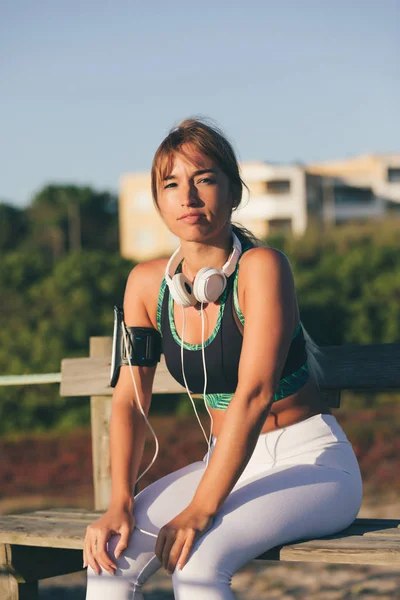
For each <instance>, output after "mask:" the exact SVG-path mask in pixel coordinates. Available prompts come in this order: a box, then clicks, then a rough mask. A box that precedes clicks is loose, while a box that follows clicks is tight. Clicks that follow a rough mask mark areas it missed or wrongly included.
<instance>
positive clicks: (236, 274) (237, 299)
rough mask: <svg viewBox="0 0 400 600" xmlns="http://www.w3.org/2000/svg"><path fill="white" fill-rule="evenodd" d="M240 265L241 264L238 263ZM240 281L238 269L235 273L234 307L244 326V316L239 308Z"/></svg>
mask: <svg viewBox="0 0 400 600" xmlns="http://www.w3.org/2000/svg"><path fill="white" fill-rule="evenodd" d="M238 264H239V262H238ZM238 281H239V269H238V268H237V269H236V271H235V279H234V280H233V305H234V307H235V310H236V314H237V316H238V318H239V321H240V322H241V324H242V325H244V315H243V313H242V311H241V310H240V306H239V295H238Z"/></svg>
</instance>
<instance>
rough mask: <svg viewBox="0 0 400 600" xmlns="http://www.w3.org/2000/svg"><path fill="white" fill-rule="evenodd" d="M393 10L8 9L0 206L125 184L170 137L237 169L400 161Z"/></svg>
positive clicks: (291, 1) (293, 0) (371, 1)
mask: <svg viewBox="0 0 400 600" xmlns="http://www.w3.org/2000/svg"><path fill="white" fill-rule="evenodd" d="M399 23H400V2H399V1H398V0H351V1H349V0H279V1H276V2H275V1H271V0H247V1H246V2H238V1H236V0H229V1H228V0H226V1H222V0H221V1H219V2H218V0H213V1H211V0H203V1H202V2H192V1H190V0H186V1H182V0H170V1H169V2H165V0H152V1H151V2H145V0H142V1H141V2H139V1H138V0H130V1H128V0H114V1H113V2H111V1H107V2H106V1H105V0H96V1H95V0H83V1H82V0H79V1H77V0H68V1H67V0H35V1H32V0H4V1H3V2H2V3H1V8H0V74H1V79H0V81H1V94H0V131H1V136H0V165H1V167H0V168H1V176H0V200H6V201H9V202H12V203H15V204H18V205H26V204H27V203H28V202H29V201H30V199H31V198H32V195H33V194H34V193H35V191H38V190H39V189H40V188H41V187H42V186H43V185H45V184H46V183H49V182H60V183H64V182H71V183H77V184H88V185H92V186H94V187H96V188H98V189H110V190H115V191H116V190H117V189H118V180H119V176H120V175H121V173H123V172H126V171H143V170H148V169H149V168H150V165H151V160H152V156H153V154H154V151H155V150H156V148H157V146H158V144H159V143H160V141H161V140H162V139H163V137H164V136H165V135H166V133H167V132H168V130H169V129H170V127H171V126H173V125H174V124H176V123H177V122H179V120H181V119H183V118H184V117H187V116H190V115H197V114H200V115H205V116H208V117H211V118H213V119H215V120H216V121H217V122H218V123H219V124H220V126H222V128H223V129H224V130H225V132H226V133H227V134H228V136H229V137H230V139H231V140H232V141H233V142H234V145H235V148H236V149H237V151H238V154H239V156H240V158H241V159H242V160H273V161H284V162H288V161H292V160H299V161H304V162H309V161H318V160H325V159H333V158H341V157H348V156H352V155H356V154H359V153H366V152H400V117H399V106H400V76H399V75H400V66H399V65H400V35H399Z"/></svg>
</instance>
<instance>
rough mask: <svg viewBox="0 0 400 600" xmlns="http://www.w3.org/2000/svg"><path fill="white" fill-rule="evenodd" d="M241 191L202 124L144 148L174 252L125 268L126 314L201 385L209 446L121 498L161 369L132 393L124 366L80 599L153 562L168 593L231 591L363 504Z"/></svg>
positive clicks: (117, 586)
mask: <svg viewBox="0 0 400 600" xmlns="http://www.w3.org/2000/svg"><path fill="white" fill-rule="evenodd" d="M243 185H244V184H243V182H242V180H241V178H240V175H239V169H238V164H237V160H236V158H235V154H234V151H233V149H232V147H231V145H230V144H229V142H228V141H227V140H226V138H225V137H224V136H223V135H222V134H221V132H219V131H218V130H217V129H216V128H214V127H211V126H210V125H208V124H207V123H204V122H202V121H198V120H194V119H188V120H186V121H183V122H182V123H181V124H180V125H179V126H178V127H177V128H176V129H174V130H172V131H171V133H170V134H169V135H168V136H167V137H166V138H165V140H164V141H163V142H162V143H161V145H160V147H159V148H158V150H157V152H156V154H155V158H154V161H153V167H152V190H153V196H154V201H155V204H156V207H157V209H158V211H159V213H160V215H161V217H162V218H163V220H164V222H165V224H166V226H167V227H168V229H169V230H170V231H171V232H172V233H173V234H175V235H176V236H177V237H178V238H179V240H180V245H181V250H180V252H179V254H178V257H175V258H173V260H172V262H171V261H168V259H156V260H151V261H148V262H145V263H142V264H140V265H138V266H136V267H135V268H134V269H133V270H132V272H131V274H130V275H129V278H128V282H127V287H126V293H125V298H124V315H125V323H126V325H127V326H137V327H145V328H152V329H154V330H158V331H160V333H161V335H162V339H163V351H164V354H165V359H166V362H167V366H168V368H169V369H170V371H171V373H172V374H173V375H174V377H175V378H176V379H177V380H178V381H181V382H182V384H184V383H185V379H186V380H187V387H188V388H189V389H190V390H191V391H192V392H196V393H199V392H202V391H203V388H204V387H206V394H205V401H206V404H207V407H208V410H209V413H210V415H211V417H212V434H213V438H212V445H211V450H210V452H209V453H207V455H206V456H205V457H204V459H203V460H202V461H201V460H200V461H198V462H195V463H193V464H190V465H188V466H187V467H184V468H182V469H180V470H178V471H175V472H174V473H171V474H169V475H167V476H165V477H163V478H162V479H160V480H158V481H156V482H155V483H153V484H151V485H149V486H148V487H147V488H145V489H144V490H143V491H142V492H141V493H140V494H138V495H137V496H136V497H135V498H132V492H131V491H132V489H133V488H134V484H135V481H136V479H137V475H138V469H139V463H140V460H141V457H142V452H143V445H144V434H145V422H144V418H143V417H142V415H141V414H140V410H139V408H138V405H137V403H136V397H138V398H139V399H140V402H141V404H142V406H143V408H144V411H145V414H146V415H147V413H148V411H149V407H150V401H151V389H152V382H153V378H154V373H155V369H156V367H155V366H150V367H139V366H135V367H133V372H134V375H135V380H136V382H137V391H135V389H134V386H133V381H132V378H131V373H130V372H129V366H122V367H121V370H120V375H119V379H118V383H117V386H116V389H115V393H114V397H113V408H112V417H111V456H112V497H111V502H110V507H109V509H108V510H107V512H106V513H105V515H103V516H102V517H101V518H100V519H99V520H98V521H96V522H95V523H94V524H93V525H91V526H90V527H88V530H87V535H86V538H85V546H84V547H85V550H84V564H85V565H88V588H87V600H94V599H96V600H108V599H110V600H111V599H113V600H125V599H128V598H133V599H134V600H142V599H143V594H142V591H141V586H142V584H143V583H144V582H145V581H146V580H147V579H148V578H149V577H150V576H151V575H152V574H153V573H155V572H156V571H157V570H158V569H159V568H160V567H161V566H163V567H164V568H165V569H167V571H168V572H169V573H171V574H172V581H173V587H174V593H175V597H176V598H179V600H206V599H207V600H222V599H224V600H226V599H229V598H234V595H233V593H232V590H231V588H230V581H231V577H232V575H233V574H234V573H235V572H236V571H237V570H238V569H239V568H241V567H242V566H243V565H245V564H246V563H247V562H248V561H250V560H252V559H253V558H255V557H256V556H258V555H259V554H261V553H262V552H265V551H266V550H268V549H269V548H272V547H274V546H276V545H279V544H283V543H287V542H290V541H294V540H296V539H300V538H315V537H318V536H324V535H327V534H332V533H335V532H337V531H340V530H341V529H344V528H345V527H347V526H348V525H349V524H350V523H351V522H352V521H353V520H354V518H355V517H356V515H357V513H358V510H359V507H360V504H361V495H362V493H361V479H360V473H359V469H358V464H357V460H356V458H355V455H354V453H353V451H352V448H351V445H350V444H349V442H348V440H347V438H346V436H345V434H344V433H343V431H342V429H341V428H340V426H339V425H338V423H337V422H336V420H335V418H334V417H333V416H332V415H331V413H330V411H329V409H328V407H327V406H326V405H325V404H324V402H323V400H322V399H321V396H320V394H319V393H318V390H317V386H316V384H315V379H316V372H317V371H316V368H315V357H314V354H315V353H313V352H312V350H313V346H312V341H311V340H310V338H308V336H307V334H306V333H305V332H304V330H303V328H302V325H301V322H300V317H299V309H298V306H297V301H296V293H295V287H294V282H293V276H292V272H291V268H290V265H289V262H288V260H287V259H286V257H285V255H284V254H282V253H281V252H279V251H277V250H274V249H272V248H267V247H257V246H256V245H255V243H254V238H252V236H250V235H249V232H246V231H244V230H242V229H240V228H237V227H235V226H233V225H232V223H231V216H232V212H233V211H234V210H235V209H236V208H237V207H238V205H239V203H240V200H241V195H242V186H243ZM235 236H236V237H235ZM227 265H228V267H227ZM210 267H212V270H211V271H210ZM205 268H207V269H205ZM222 270H224V275H221V272H222ZM210 273H211V275H213V277H214V275H215V276H216V279H217V280H218V281H217V283H218V282H219V279H218V278H220V279H221V281H222V280H223V279H224V277H225V280H226V281H222V283H221V282H219V283H221V289H220V290H219V291H218V290H217V297H215V293H214V292H215V290H214V291H213V292H212V293H211V297H212V298H214V297H215V299H214V300H213V301H208V303H207V302H206V301H205V300H207V299H208V298H209V296H207V293H208V291H207V290H208V288H207V289H206V287H207V285H208V283H207V284H204V285H203V287H202V284H200V283H199V281H200V279H201V278H202V277H206V279H207V277H208V276H209V274H210ZM211 275H210V277H211ZM182 277H183V279H182ZM214 279H215V277H214ZM210 281H211V279H210ZM182 282H183V284H182ZM192 282H194V288H193V289H191V284H192ZM207 282H208V280H207ZM175 283H176V285H177V286H178V287H179V285H180V286H181V289H180V290H179V289H178V290H177V289H176V287H174V285H175ZM203 283H204V282H203ZM225 284H226V286H225ZM211 287H212V286H211ZM217 288H218V285H217ZM196 289H197V294H196ZM210 289H211V288H210ZM213 293H214V296H213ZM204 294H205V296H204ZM193 295H194V300H193ZM181 296H183V298H182V297H181ZM198 300H201V302H198ZM179 304H181V306H179ZM182 305H184V306H186V307H185V308H183V307H182ZM183 329H184V331H183ZM305 337H306V338H307V343H306V341H305ZM183 338H184V341H182V340H183ZM204 340H205V341H204ZM185 374H186V375H185ZM310 374H311V375H310Z"/></svg>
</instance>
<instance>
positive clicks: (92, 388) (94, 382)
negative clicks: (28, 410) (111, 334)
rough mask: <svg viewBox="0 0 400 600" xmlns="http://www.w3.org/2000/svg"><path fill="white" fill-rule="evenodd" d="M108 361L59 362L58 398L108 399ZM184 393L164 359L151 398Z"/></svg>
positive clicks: (82, 359)
mask: <svg viewBox="0 0 400 600" xmlns="http://www.w3.org/2000/svg"><path fill="white" fill-rule="evenodd" d="M110 365H111V361H110V359H109V358H106V357H100V358H99V357H96V358H64V359H63V360H62V361H61V386H60V395H61V396H111V395H112V393H113V388H112V387H110ZM182 392H185V393H186V390H185V388H184V387H183V386H181V385H180V384H179V383H178V382H177V381H175V379H174V378H173V377H172V375H170V373H169V372H168V369H167V367H166V364H165V359H164V356H162V357H161V361H160V363H159V364H158V366H157V371H156V376H155V378H154V385H153V393H154V394H180V393H182Z"/></svg>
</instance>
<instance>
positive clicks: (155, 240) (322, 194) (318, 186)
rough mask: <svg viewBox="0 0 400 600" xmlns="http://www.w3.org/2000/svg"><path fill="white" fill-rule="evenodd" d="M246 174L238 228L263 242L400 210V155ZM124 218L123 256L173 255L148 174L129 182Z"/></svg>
mask: <svg viewBox="0 0 400 600" xmlns="http://www.w3.org/2000/svg"><path fill="white" fill-rule="evenodd" d="M241 173H242V178H243V180H244V181H245V183H246V185H247V187H248V190H249V191H247V190H246V189H245V190H244V193H243V198H242V204H241V206H240V208H239V209H238V210H237V211H236V212H235V213H234V215H233V221H234V222H235V221H236V222H238V223H240V224H242V225H244V226H245V227H247V228H248V229H250V230H251V231H252V232H253V233H254V234H255V235H256V236H258V237H260V238H265V237H266V236H267V235H271V234H273V233H275V232H281V231H290V232H291V233H293V234H294V235H298V236H301V235H303V234H304V232H305V231H306V228H307V225H308V224H309V222H310V220H313V221H316V222H317V223H320V224H321V226H327V225H332V224H338V223H342V222H345V221H349V220H366V219H371V218H381V217H382V216H384V214H385V213H386V212H387V211H388V210H390V209H394V210H396V209H400V155H368V156H360V157H356V158H352V159H349V160H344V161H334V162H325V163H319V164H312V165H307V166H305V165H299V164H291V165H279V164H278V165H276V164H272V163H267V162H261V161H260V162H247V163H246V162H245V163H242V164H241ZM399 212H400V210H399ZM119 215H120V246H121V254H122V256H124V257H126V258H132V259H134V260H137V261H142V260H147V259H149V258H154V257H156V256H169V255H171V253H172V252H173V250H174V249H175V248H176V247H177V245H178V239H177V238H176V236H174V235H173V234H171V233H170V232H169V231H168V230H167V228H166V227H165V225H164V224H163V222H162V219H161V217H160V216H159V214H158V212H157V211H156V210H155V208H154V205H153V201H152V195H151V185H150V173H128V174H126V175H123V177H122V178H121V182H120V205H119Z"/></svg>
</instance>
